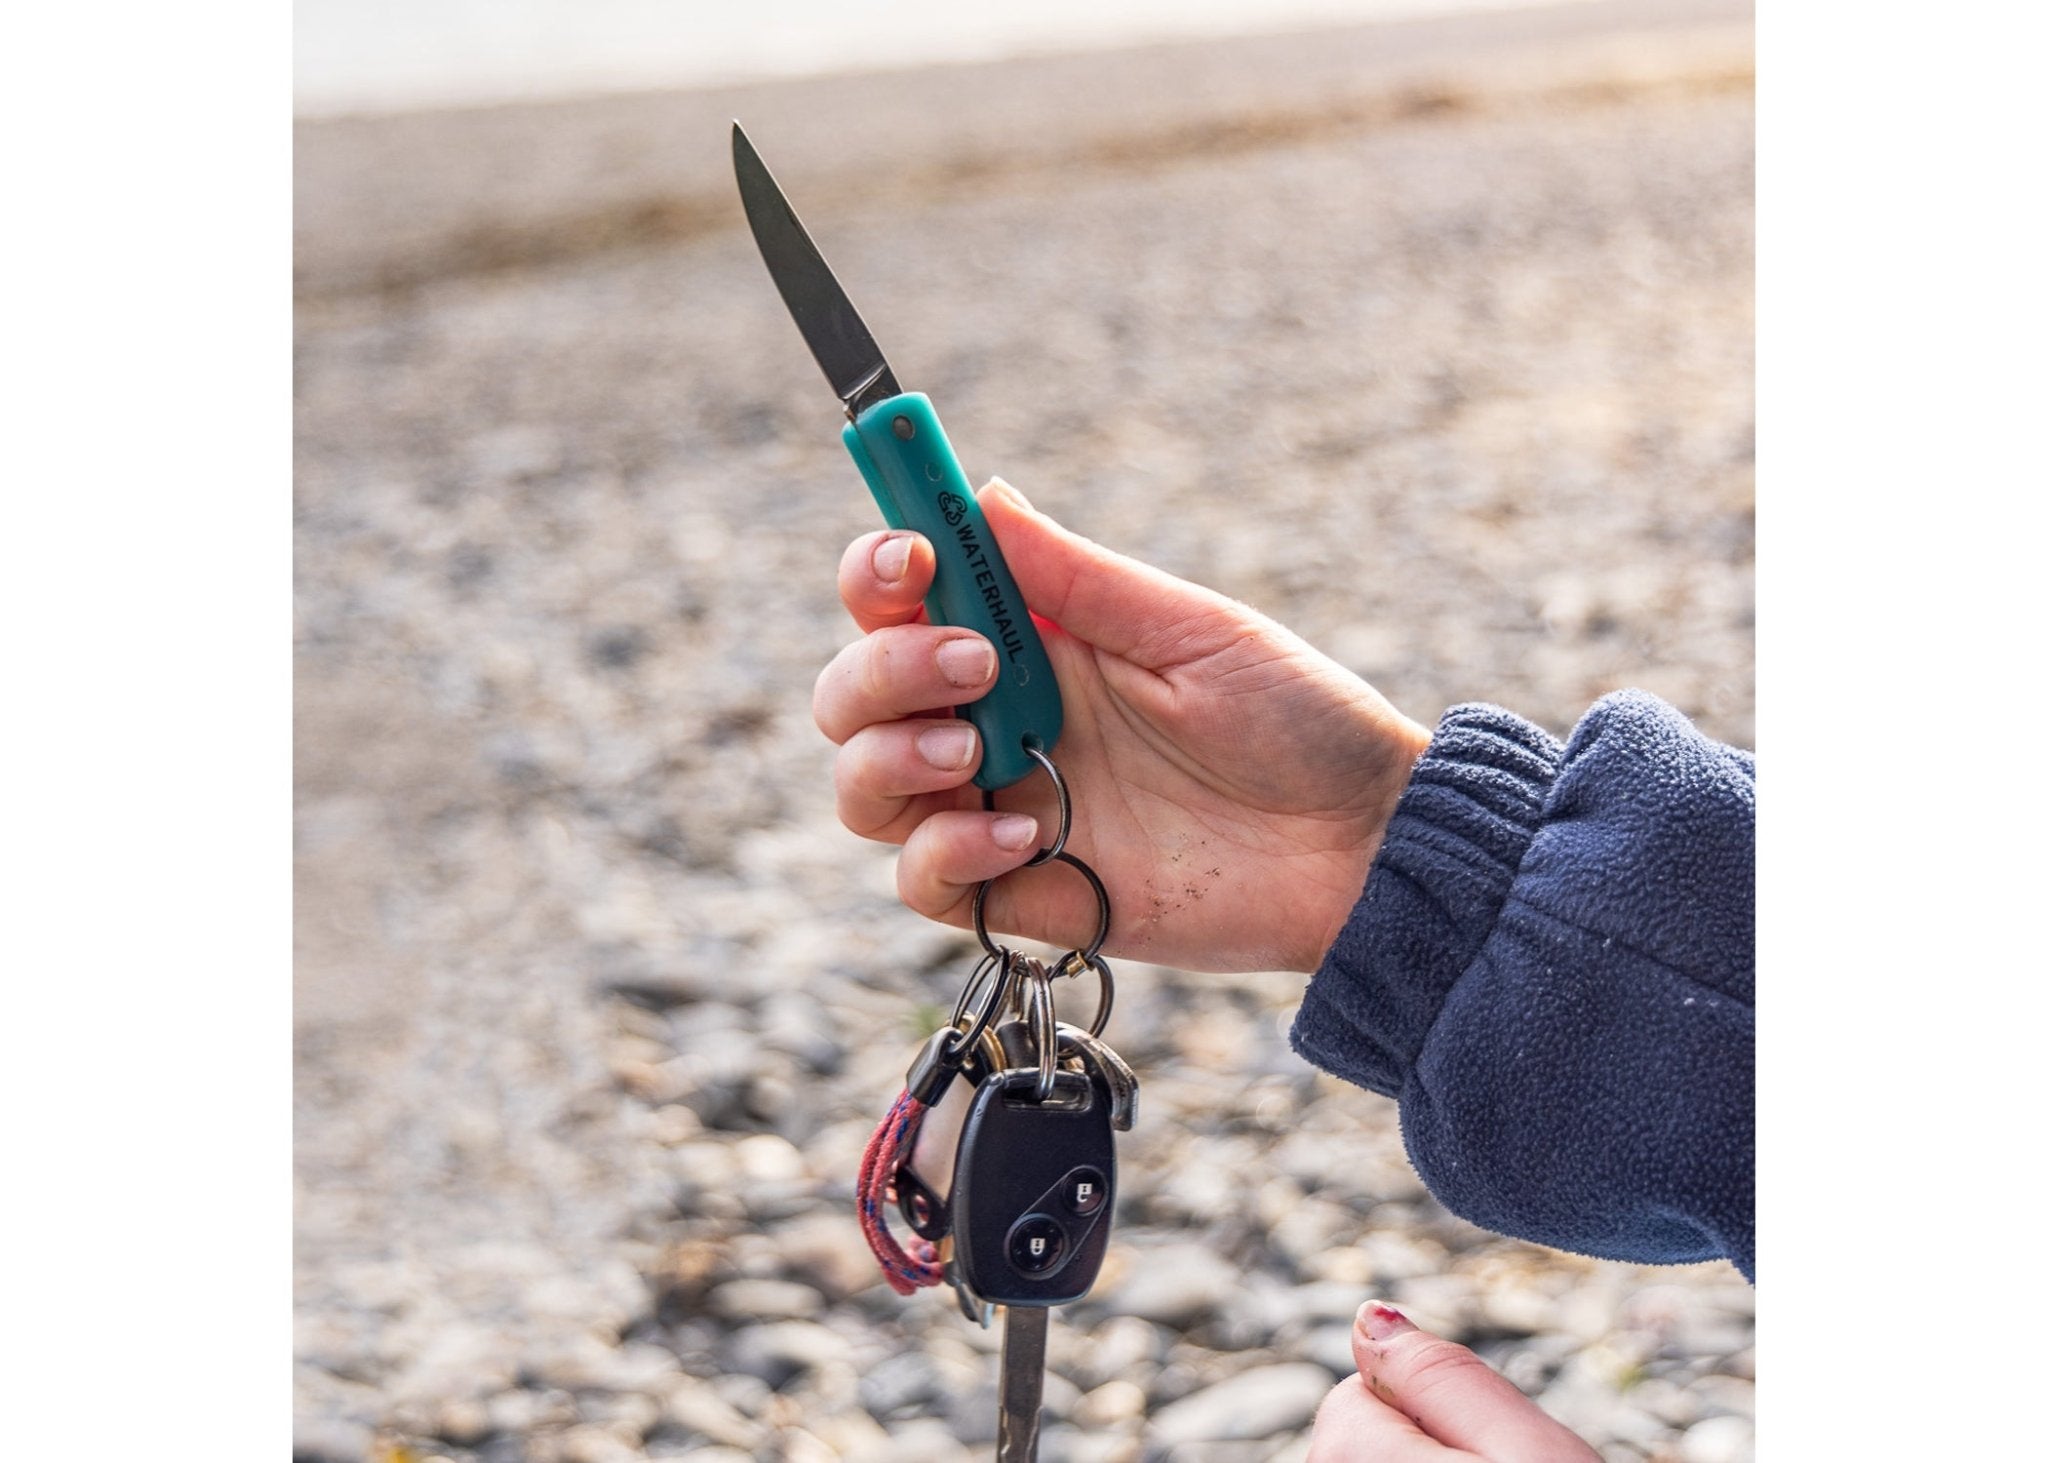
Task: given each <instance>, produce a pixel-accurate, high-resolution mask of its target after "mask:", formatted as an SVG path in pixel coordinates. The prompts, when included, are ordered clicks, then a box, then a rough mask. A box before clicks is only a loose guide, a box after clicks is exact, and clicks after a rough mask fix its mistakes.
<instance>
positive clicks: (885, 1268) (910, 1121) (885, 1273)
mask: <svg viewBox="0 0 2048 1463" xmlns="http://www.w3.org/2000/svg"><path fill="white" fill-rule="evenodd" d="M928 1111H930V1109H928V1108H927V1107H926V1106H925V1105H924V1104H923V1103H921V1102H919V1101H918V1100H917V1099H916V1098H914V1097H912V1096H911V1095H910V1092H909V1090H908V1089H907V1088H906V1089H905V1090H904V1091H903V1093H902V1094H901V1095H899V1096H898V1097H897V1099H896V1101H895V1102H894V1103H893V1104H892V1105H891V1106H890V1108H889V1114H888V1116H887V1117H885V1118H883V1119H882V1121H881V1125H880V1126H879V1127H877V1128H876V1129H875V1133H874V1136H873V1137H872V1138H869V1139H868V1146H867V1150H866V1151H865V1152H864V1153H862V1154H861V1160H860V1183H859V1193H860V1232H861V1234H862V1235H864V1236H865V1237H866V1239H867V1242H868V1248H869V1249H871V1250H873V1251H874V1252H875V1258H876V1259H877V1260H878V1261H880V1262H881V1266H882V1278H883V1279H884V1280H887V1281H888V1282H889V1287H890V1289H892V1290H894V1291H895V1292H896V1293H897V1294H898V1295H909V1294H910V1293H911V1292H913V1291H915V1290H917V1289H918V1288H920V1287H921V1286H926V1285H937V1284H938V1283H939V1282H940V1281H941V1280H944V1279H945V1278H946V1272H945V1268H944V1267H943V1266H941V1265H940V1264H939V1250H938V1246H937V1245H934V1244H933V1243H932V1242H931V1241H930V1240H925V1239H912V1240H911V1242H910V1249H909V1250H908V1251H905V1249H904V1248H903V1246H902V1245H899V1244H898V1243H896V1237H895V1236H894V1235H893V1234H891V1233H890V1232H889V1222H888V1220H887V1219H886V1218H884V1217H883V1213H882V1206H883V1205H884V1204H885V1203H887V1202H888V1201H889V1199H890V1197H891V1194H890V1190H891V1187H892V1185H893V1184H894V1182H895V1178H896V1170H897V1167H898V1166H899V1164H900V1162H901V1161H902V1160H901V1155H905V1154H908V1153H909V1152H910V1150H911V1148H912V1147H913V1146H914V1145H915V1144H916V1142H917V1130H918V1128H919V1126H920V1125H922V1124H923V1122H924V1115H925V1113H926V1112H928Z"/></svg>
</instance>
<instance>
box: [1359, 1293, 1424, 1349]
mask: <svg viewBox="0 0 2048 1463" xmlns="http://www.w3.org/2000/svg"><path fill="white" fill-rule="evenodd" d="M1358 1329H1359V1330H1361V1331H1363V1332H1365V1334H1366V1335H1367V1336H1369V1337H1371V1338H1372V1339H1373V1340H1374V1341H1385V1340H1386V1339H1387V1338H1388V1337H1390V1336H1399V1335H1401V1334H1402V1333H1403V1332H1407V1331H1413V1330H1414V1329H1415V1323H1414V1322H1413V1321H1411V1320H1409V1319H1408V1318H1407V1317H1406V1316H1404V1315H1402V1314H1401V1313H1400V1312H1399V1311H1397V1310H1395V1309H1394V1308H1393V1307H1392V1306H1390V1305H1388V1304H1387V1303H1386V1302H1385V1301H1383V1300H1369V1301H1367V1302H1366V1303H1365V1304H1364V1305H1362V1306H1360V1307H1359V1308H1358Z"/></svg>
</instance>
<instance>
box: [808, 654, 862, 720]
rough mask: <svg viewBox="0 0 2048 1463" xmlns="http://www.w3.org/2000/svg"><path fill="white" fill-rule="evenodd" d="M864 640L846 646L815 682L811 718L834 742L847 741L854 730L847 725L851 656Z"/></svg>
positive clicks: (826, 664) (812, 693)
mask: <svg viewBox="0 0 2048 1463" xmlns="http://www.w3.org/2000/svg"><path fill="white" fill-rule="evenodd" d="M860 645H861V642H859V641H855V642H854V643H853V644H851V645H848V646H846V647H845V648H843V649H842V650H841V651H840V652H839V653H838V654H837V655H835V656H833V657H832V659H831V660H829V661H827V662H826V663H825V668H824V669H823V670H821V671H819V672H818V679H817V680H816V681H815V682H813V683H812V685H811V720H813V721H815V722H816V723H817V724H818V730H819V731H821V732H823V733H824V734H825V736H826V737H827V738H828V739H829V740H831V741H833V742H840V743H843V742H845V740H846V739H847V737H848V736H850V735H851V734H852V732H853V730H854V728H853V727H851V726H849V725H847V715H846V707H845V704H844V703H845V699H846V682H847V672H848V664H847V662H848V659H849V658H850V657H852V656H854V655H856V654H858V653H859V650H860Z"/></svg>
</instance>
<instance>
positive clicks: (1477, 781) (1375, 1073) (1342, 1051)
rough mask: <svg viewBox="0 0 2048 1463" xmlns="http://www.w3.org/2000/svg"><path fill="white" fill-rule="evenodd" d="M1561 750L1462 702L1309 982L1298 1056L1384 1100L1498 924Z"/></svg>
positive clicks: (1504, 717)
mask: <svg viewBox="0 0 2048 1463" xmlns="http://www.w3.org/2000/svg"><path fill="white" fill-rule="evenodd" d="M1563 755H1564V747H1563V744H1562V743H1560V742H1559V741H1558V740H1557V739H1556V738H1555V737H1553V736H1551V735H1550V734H1549V733H1548V732H1546V731H1544V730H1543V729H1542V728H1541V727H1539V726H1536V725H1535V724H1534V723H1532V722H1528V721H1524V720H1523V719H1522V718H1521V717H1519V716H1516V715H1515V714H1513V713H1512V712H1509V711H1503V710H1502V709H1501V708H1500V707H1498V706H1488V705H1484V704H1481V703H1476V702H1475V703H1468V704H1466V705H1462V706H1453V707H1452V708H1451V709H1450V710H1449V711H1446V712H1445V713H1444V715H1443V720H1441V721H1440V722H1438V723H1437V729H1436V735H1435V736H1434V737H1433V738H1432V739H1431V740H1430V744H1429V748H1428V750H1427V751H1425V752H1424V753H1423V755H1422V760H1421V761H1420V762H1418V763H1416V764H1415V772H1414V774H1413V776H1412V777H1411V778H1410V780H1409V783H1408V790H1407V791H1406V792H1404V793H1403V794H1402V795H1401V801H1400V803H1399V804H1398V805H1397V806H1396V807H1395V809H1394V816H1393V819H1392V821H1390V822H1389V823H1388V824H1387V836H1386V841H1385V842H1384V843H1382V844H1381V846H1380V851H1379V856H1378V857H1377V858H1375V859H1374V860H1373V865H1372V869H1371V870H1370V872H1369V873H1368V874H1367V876H1366V881H1365V892H1364V895H1363V897H1362V898H1360V900H1359V901H1358V904H1357V906H1356V907H1355V908H1353V909H1352V911H1351V917H1350V918H1349V919H1348V920H1346V921H1345V924H1344V928H1343V930H1342V931H1341V932H1340V933H1339V934H1338V936H1337V941H1336V943H1335V944H1334V945H1332V946H1331V947H1330V952H1329V954H1327V955H1326V956H1324V957H1323V963H1322V966H1321V968H1319V969H1318V970H1317V971H1316V973H1315V975H1314V976H1313V977H1311V978H1310V980H1309V984H1308V990H1307V992H1306V993H1305V994H1304V995H1303V997H1302V1002H1301V1009H1300V1011H1299V1012H1297V1013H1296V1015H1295V1018H1294V1027H1293V1030H1292V1032H1291V1033H1290V1040H1291V1041H1292V1043H1293V1046H1294V1049H1295V1051H1296V1052H1298V1053H1300V1055H1301V1056H1302V1057H1303V1058H1304V1059H1306V1060H1307V1061H1310V1062H1312V1063H1314V1064H1315V1065H1316V1066H1318V1067H1321V1068H1322V1069H1323V1070H1324V1071H1326V1072H1330V1073H1333V1074H1335V1075H1336V1076H1339V1077H1342V1078H1343V1079H1344V1080H1346V1081H1347V1082H1355V1083H1357V1084H1358V1085H1359V1086H1361V1087H1365V1088H1369V1089H1371V1090H1372V1091H1374V1092H1380V1093H1384V1094H1386V1095H1387V1096H1389V1097H1395V1096H1398V1095H1399V1094H1400V1091H1401V1087H1402V1084H1403V1083H1404V1082H1405V1081H1406V1080H1407V1076H1408V1072H1409V1070H1410V1068H1411V1067H1412V1066H1413V1065H1414V1061H1415V1056H1416V1053H1417V1052H1419V1051H1420V1050H1421V1049H1422V1043H1423V1039H1424V1038H1425V1037H1426V1036H1427V1035H1428V1034H1429V1028H1430V1026H1431V1025H1432V1024H1433V1023H1434V1022H1435V1020H1436V1015H1437V1012H1438V1011H1439V1010H1440V1009H1441V1008H1442V1006H1443V1002H1444V997H1445V996H1446V995H1447V994H1449V992H1450V989H1451V987H1452V985H1454V984H1455V983H1456V982H1457V979H1458V977H1459V976H1460V975H1462V974H1463V973H1464V971H1465V969H1466V967H1467V966H1469V965H1470V964H1471V962H1472V960H1473V957H1474V956H1475V955H1476V954H1477V953H1478V950H1479V947H1480V946H1481V945H1482V944H1483V943H1484V942H1485V939H1486V936H1487V933H1488V932H1489V931H1490V930H1491V929H1492V928H1493V924H1494V920H1495V919H1496V917H1497V916H1498V915H1499V913H1500V907H1501V904H1502V903H1503V901H1505V900H1506V898H1507V894H1508V889H1509V887H1510V886H1511V885H1512V884H1513V883H1514V881H1515V871H1516V870H1517V869H1518V868H1519V867H1520V866H1521V862H1522V855H1523V853H1524V852H1525V851H1526V850H1527V849H1528V847H1529V842H1530V840H1531V839H1532V838H1534V837H1535V834H1536V829H1537V825H1538V824H1539V823H1540V822H1541V821H1542V814H1543V806H1544V801H1545V799H1546V798H1547V797H1548V796H1549V793H1550V788H1551V784H1552V783H1553V782H1554V781H1555V780H1556V777H1557V773H1558V768H1559V766H1560V764H1561V762H1562V760H1563Z"/></svg>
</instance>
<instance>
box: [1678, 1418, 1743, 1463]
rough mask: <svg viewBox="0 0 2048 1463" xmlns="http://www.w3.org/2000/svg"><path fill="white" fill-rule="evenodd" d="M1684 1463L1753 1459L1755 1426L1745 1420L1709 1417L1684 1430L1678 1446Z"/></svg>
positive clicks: (1739, 1461)
mask: <svg viewBox="0 0 2048 1463" xmlns="http://www.w3.org/2000/svg"><path fill="white" fill-rule="evenodd" d="M1678 1456H1679V1457H1680V1458H1682V1459H1684V1460H1685V1463H1748V1460H1749V1459H1751V1458H1753V1457H1755V1456H1756V1426H1755V1424H1754V1423H1752V1422H1751V1421H1750V1420H1749V1419H1748V1418H1746V1417H1709V1418H1706V1419H1704V1420H1702V1421H1700V1422H1696V1423H1694V1424H1693V1425H1692V1426H1691V1427H1689V1428H1687V1429H1686V1430H1685V1436H1684V1438H1683V1439H1681V1440H1680V1442H1679V1445H1678Z"/></svg>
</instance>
